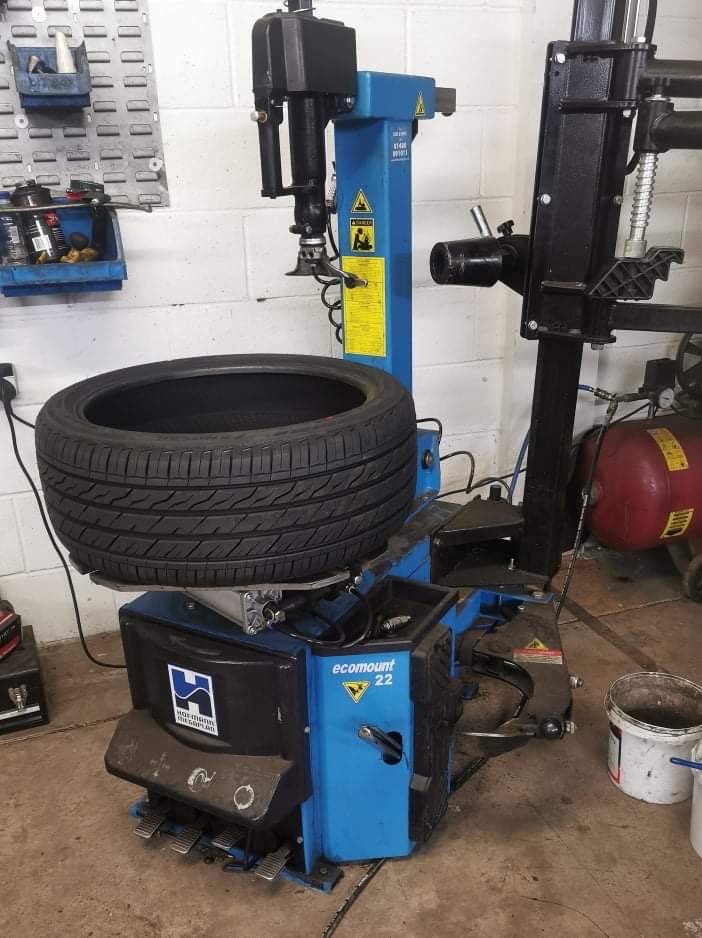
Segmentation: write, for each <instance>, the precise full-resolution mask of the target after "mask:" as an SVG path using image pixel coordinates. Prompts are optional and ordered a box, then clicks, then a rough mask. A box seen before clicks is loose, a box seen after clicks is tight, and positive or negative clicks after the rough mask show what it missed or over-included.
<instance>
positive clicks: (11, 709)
mask: <svg viewBox="0 0 702 938" xmlns="http://www.w3.org/2000/svg"><path fill="white" fill-rule="evenodd" d="M48 722H49V713H48V710H47V707H46V696H45V694H44V685H43V684H42V680H41V671H40V669H39V654H38V652H37V643H36V640H35V638H34V629H33V628H32V626H31V625H25V626H23V628H22V644H21V645H20V646H19V647H18V648H17V649H15V651H13V652H12V654H11V655H8V657H7V658H6V659H5V660H4V661H0V734H3V733H13V732H15V731H17V730H20V729H24V730H26V729H30V728H31V727H33V726H41V725H42V723H48Z"/></svg>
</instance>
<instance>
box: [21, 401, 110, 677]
mask: <svg viewBox="0 0 702 938" xmlns="http://www.w3.org/2000/svg"><path fill="white" fill-rule="evenodd" d="M3 404H4V410H5V416H6V417H7V423H8V425H9V427H10V440H11V442H12V451H13V453H14V454H15V459H16V460H17V465H18V466H19V467H20V469H21V471H22V474H23V475H24V477H25V479H26V480H27V482H28V483H29V487H30V488H31V490H32V494H33V495H34V498H35V500H36V503H37V507H38V509H39V516H40V517H41V520H42V524H43V525H44V529H45V531H46V534H47V537H48V538H49V541H50V542H51V546H52V547H53V548H54V550H55V551H56V556H57V557H58V559H59V560H60V561H61V566H62V567H63V571H64V573H65V574H66V580H67V581H68V591H69V593H70V594H71V602H72V603H73V613H74V616H75V620H76V627H77V628H78V637H79V639H80V644H81V647H82V648H83V651H84V653H85V655H86V657H87V658H89V659H90V661H92V663H93V664H96V665H97V666H98V667H100V668H113V669H115V670H122V669H123V668H126V665H124V664H110V663H109V662H107V661H99V660H98V659H97V658H96V657H95V656H94V655H93V654H91V652H90V649H89V648H88V643H87V642H86V640H85V634H84V632H83V622H82V620H81V617H80V609H79V608H78V597H77V596H76V591H75V587H74V586H73V579H72V577H71V571H70V570H69V569H68V564H67V563H66V558H65V557H64V556H63V554H62V553H61V549H60V547H59V546H58V544H57V543H56V539H55V538H54V535H53V532H52V530H51V526H50V525H49V521H48V519H47V517H46V512H45V511H44V504H43V502H42V500H41V495H40V494H39V489H38V488H37V487H36V485H35V483H34V479H33V478H32V477H31V475H30V474H29V471H28V469H27V467H26V466H25V464H24V462H23V460H22V456H21V455H20V451H19V446H18V445H17V434H16V433H15V425H14V422H13V416H12V406H11V404H10V401H8V400H4V399H3Z"/></svg>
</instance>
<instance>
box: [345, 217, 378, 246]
mask: <svg viewBox="0 0 702 938" xmlns="http://www.w3.org/2000/svg"><path fill="white" fill-rule="evenodd" d="M349 224H350V226H351V230H350V234H349V242H350V244H351V250H352V251H358V252H359V253H361V254H374V253H375V219H374V218H352V219H351V220H350V221H349Z"/></svg>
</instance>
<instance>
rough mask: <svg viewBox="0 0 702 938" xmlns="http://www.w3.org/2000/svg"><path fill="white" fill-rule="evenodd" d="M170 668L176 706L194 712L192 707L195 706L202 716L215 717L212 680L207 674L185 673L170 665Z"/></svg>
mask: <svg viewBox="0 0 702 938" xmlns="http://www.w3.org/2000/svg"><path fill="white" fill-rule="evenodd" d="M168 668H169V670H170V672H171V682H172V686H173V697H174V700H175V704H176V706H177V707H179V708H180V709H181V710H189V711H191V712H192V705H193V704H195V705H196V706H197V710H198V712H199V713H200V715H201V716H204V717H211V716H213V714H214V707H213V705H212V679H211V678H210V677H208V676H207V675H206V674H197V673H196V672H194V671H184V670H182V669H181V668H174V667H173V665H169V666H168ZM189 678H194V680H189Z"/></svg>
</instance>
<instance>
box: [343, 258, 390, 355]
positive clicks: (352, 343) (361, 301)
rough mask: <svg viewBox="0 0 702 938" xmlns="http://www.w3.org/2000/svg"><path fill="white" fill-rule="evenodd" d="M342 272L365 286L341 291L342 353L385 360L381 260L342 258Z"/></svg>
mask: <svg viewBox="0 0 702 938" xmlns="http://www.w3.org/2000/svg"><path fill="white" fill-rule="evenodd" d="M343 262H344V270H345V271H347V273H350V274H355V275H356V276H357V277H359V278H360V279H361V280H365V281H367V283H368V286H366V287H353V288H349V287H346V286H345V287H344V351H345V352H346V353H347V354H349V355H368V356H370V357H373V358H385V355H386V345H385V258H384V257H344V258H343Z"/></svg>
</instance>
